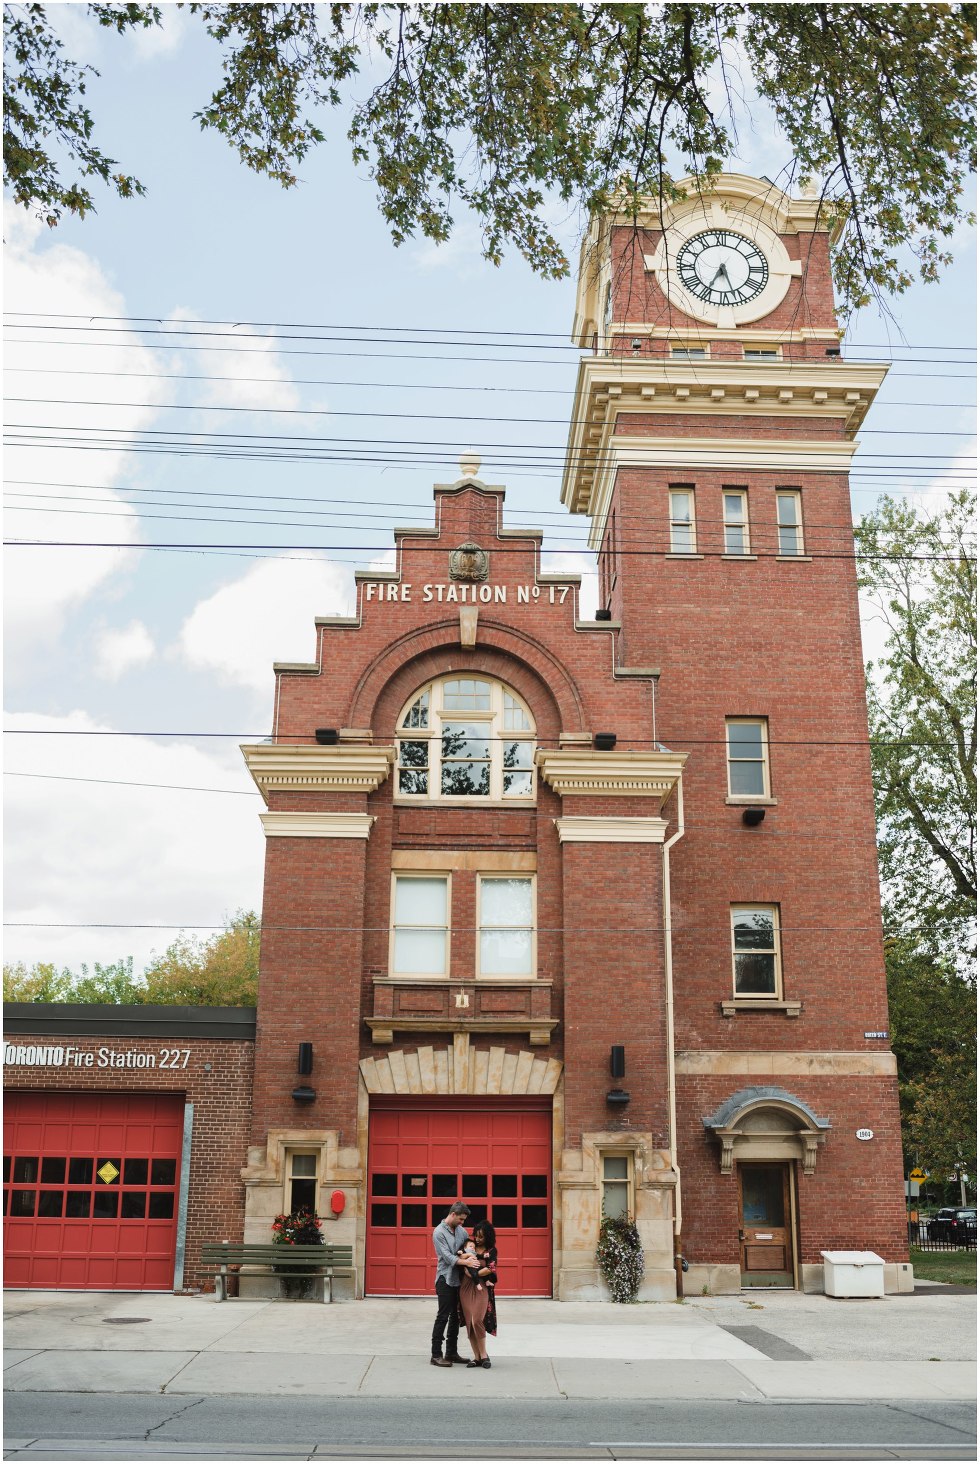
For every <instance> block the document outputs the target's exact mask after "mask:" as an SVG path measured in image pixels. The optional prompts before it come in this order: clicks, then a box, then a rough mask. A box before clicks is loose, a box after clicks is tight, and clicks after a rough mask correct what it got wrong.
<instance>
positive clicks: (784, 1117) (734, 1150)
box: [701, 1087, 830, 1174]
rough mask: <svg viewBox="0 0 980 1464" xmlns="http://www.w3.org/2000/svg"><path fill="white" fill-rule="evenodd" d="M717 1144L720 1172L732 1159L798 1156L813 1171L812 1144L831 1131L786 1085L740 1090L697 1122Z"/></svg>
mask: <svg viewBox="0 0 980 1464" xmlns="http://www.w3.org/2000/svg"><path fill="white" fill-rule="evenodd" d="M701 1122H702V1123H703V1124H704V1127H705V1129H706V1130H707V1131H708V1133H710V1134H713V1135H714V1137H715V1138H716V1139H718V1141H719V1142H720V1144H721V1172H722V1174H731V1172H732V1164H733V1162H734V1160H735V1159H736V1158H738V1159H741V1160H746V1159H755V1160H760V1159H802V1161H803V1173H804V1174H812V1173H813V1172H814V1170H815V1168H816V1164H817V1147H818V1145H820V1144H822V1143H823V1142H824V1139H825V1138H826V1135H827V1132H828V1130H829V1129H830V1119H829V1118H818V1117H817V1115H816V1114H815V1113H814V1112H813V1109H812V1108H811V1107H810V1106H809V1104H807V1103H804V1101H803V1099H802V1098H797V1097H796V1096H795V1095H794V1094H793V1093H788V1092H787V1091H786V1089H785V1088H768V1087H766V1088H740V1089H739V1091H738V1092H737V1093H733V1094H732V1095H731V1097H730V1098H726V1099H725V1101H724V1103H722V1104H721V1105H720V1107H718V1108H717V1109H716V1110H715V1112H714V1113H712V1114H711V1115H710V1116H709V1117H708V1118H704V1119H702V1120H701Z"/></svg>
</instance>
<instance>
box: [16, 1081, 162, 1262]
mask: <svg viewBox="0 0 980 1464" xmlns="http://www.w3.org/2000/svg"><path fill="white" fill-rule="evenodd" d="M183 1127H184V1100H183V1098H182V1097H179V1096H178V1097H174V1096H173V1095H172V1094H167V1095H162V1094H153V1093H129V1094H107V1093H10V1092H8V1093H7V1095H6V1102H5V1106H4V1124H3V1213H4V1222H3V1228H4V1264H5V1285H7V1286H31V1287H59V1286H63V1287H66V1288H77V1289H92V1290H96V1291H169V1290H170V1289H171V1288H172V1286H173V1280H174V1249H175V1245H176V1239H177V1183H178V1176H179V1171H180V1150H181V1139H182V1136H183Z"/></svg>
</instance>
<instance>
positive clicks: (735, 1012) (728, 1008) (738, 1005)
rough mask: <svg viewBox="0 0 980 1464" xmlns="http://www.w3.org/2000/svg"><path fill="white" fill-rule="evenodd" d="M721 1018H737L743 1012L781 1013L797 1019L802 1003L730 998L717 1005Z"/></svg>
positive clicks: (763, 997)
mask: <svg viewBox="0 0 980 1464" xmlns="http://www.w3.org/2000/svg"><path fill="white" fill-rule="evenodd" d="M718 1005H719V1007H720V1008H721V1014H722V1016H723V1017H737V1016H739V1015H741V1014H743V1013H745V1012H770V1013H771V1012H782V1013H783V1014H784V1015H785V1016H787V1017H798V1016H799V1015H800V1012H801V1011H802V1010H803V1003H802V1001H778V1000H776V998H775V997H768V996H760V997H755V998H752V997H732V998H730V999H729V1000H728V1001H721V1002H719V1003H718Z"/></svg>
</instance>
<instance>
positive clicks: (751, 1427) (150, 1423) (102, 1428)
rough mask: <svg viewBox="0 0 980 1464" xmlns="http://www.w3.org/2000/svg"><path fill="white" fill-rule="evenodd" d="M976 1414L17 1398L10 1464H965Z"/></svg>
mask: <svg viewBox="0 0 980 1464" xmlns="http://www.w3.org/2000/svg"><path fill="white" fill-rule="evenodd" d="M975 1428H976V1410H975V1408H974V1406H973V1405H972V1404H968V1403H960V1402H949V1403H937V1402H935V1401H933V1402H928V1403H916V1402H915V1401H914V1400H908V1401H903V1402H901V1403H894V1402H892V1403H885V1402H868V1403H845V1404H842V1403H836V1404H835V1403H813V1402H799V1403H795V1402H779V1403H771V1402H768V1403H732V1402H721V1401H709V1402H703V1403H699V1402H693V1403H692V1402H690V1401H684V1402H677V1403H662V1402H661V1403H645V1402H631V1401H617V1402H614V1403H613V1402H607V1401H586V1400H572V1399H570V1400H565V1401H559V1402H552V1401H550V1400H549V1401H521V1400H507V1401H506V1402H501V1401H500V1400H495V1401H493V1402H490V1401H487V1402H486V1403H483V1402H480V1401H473V1400H468V1401H467V1402H465V1403H463V1404H462V1405H460V1404H452V1405H450V1404H446V1403H443V1402H441V1401H439V1400H432V1399H425V1400H419V1399H397V1398H394V1399H378V1398H311V1397H296V1398H284V1397H263V1398H251V1397H214V1396H211V1397H195V1396H185V1397H181V1398H179V1399H178V1398H175V1397H165V1396H162V1395H160V1394H157V1393H153V1394H134V1393H130V1394H114V1395H112V1396H107V1395H105V1394H102V1395H98V1394H87V1393H11V1394H8V1396H7V1399H6V1406H5V1410H4V1432H5V1436H6V1439H7V1440H8V1443H7V1446H6V1448H5V1454H4V1457H5V1458H11V1459H20V1460H27V1459H37V1460H40V1459H62V1460H69V1459H70V1460H79V1461H81V1460H90V1459H101V1460H113V1461H122V1460H137V1459H166V1458H180V1459H182V1460H184V1461H185V1464H186V1461H189V1460H193V1459H206V1460H215V1459H224V1460H233V1459H239V1460H243V1459H245V1460H247V1459H306V1458H311V1457H315V1458H323V1459H407V1460H411V1459H425V1458H429V1459H445V1460H450V1461H451V1460H455V1459H473V1458H484V1459H508V1458H516V1459H577V1458H582V1459H607V1460H608V1459H709V1458H714V1459H744V1460H750V1459H751V1460H755V1459H759V1460H764V1459H837V1460H843V1459H888V1458H892V1459H894V1458H901V1459H930V1460H944V1459H969V1460H975V1459H976V1457H977V1452H976V1445H975V1442H974V1440H975V1436H976V1434H975Z"/></svg>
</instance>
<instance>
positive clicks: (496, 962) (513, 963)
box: [477, 874, 536, 976]
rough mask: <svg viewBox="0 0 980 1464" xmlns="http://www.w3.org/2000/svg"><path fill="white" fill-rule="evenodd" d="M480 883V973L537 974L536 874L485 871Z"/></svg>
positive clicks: (479, 879) (496, 974)
mask: <svg viewBox="0 0 980 1464" xmlns="http://www.w3.org/2000/svg"><path fill="white" fill-rule="evenodd" d="M477 885H478V889H477V897H478V904H477V911H478V914H477V923H478V925H479V943H478V946H477V975H478V976H533V975H534V974H535V970H536V959H535V943H534V926H535V920H534V895H535V888H534V876H533V875H528V874H524V875H516V874H481V875H480V876H479V878H478V881H477Z"/></svg>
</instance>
